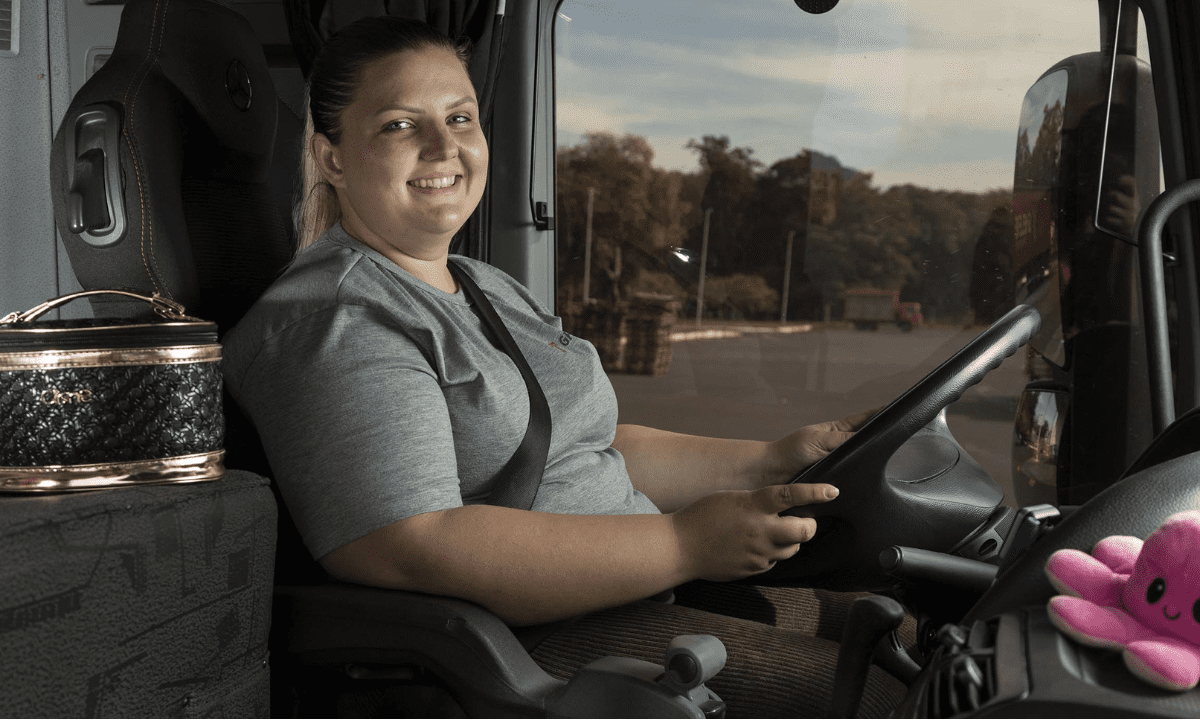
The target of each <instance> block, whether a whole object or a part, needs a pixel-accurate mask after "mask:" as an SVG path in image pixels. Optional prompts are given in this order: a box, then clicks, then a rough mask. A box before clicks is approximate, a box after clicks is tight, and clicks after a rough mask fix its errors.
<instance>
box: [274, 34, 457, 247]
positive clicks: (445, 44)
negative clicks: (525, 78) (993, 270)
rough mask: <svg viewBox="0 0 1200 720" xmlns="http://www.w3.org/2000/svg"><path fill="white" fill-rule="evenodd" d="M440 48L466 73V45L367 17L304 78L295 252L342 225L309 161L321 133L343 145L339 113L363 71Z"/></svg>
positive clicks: (334, 40) (337, 37)
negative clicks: (305, 107) (304, 115)
mask: <svg viewBox="0 0 1200 720" xmlns="http://www.w3.org/2000/svg"><path fill="white" fill-rule="evenodd" d="M426 48H443V49H445V50H449V51H450V52H452V53H454V54H455V56H457V57H458V59H459V60H460V61H461V62H462V64H463V68H464V69H466V67H467V63H468V60H469V59H470V54H469V49H468V45H467V44H466V43H465V42H464V43H460V42H455V41H454V40H452V39H450V38H448V37H446V36H445V35H443V34H441V33H440V32H438V31H437V30H435V29H433V28H432V27H430V26H429V25H427V24H425V23H423V22H421V21H419V20H410V19H408V18H401V17H393V16H390V15H389V16H383V17H368V18H363V19H361V20H358V21H356V22H353V23H351V24H349V25H347V26H346V27H344V28H342V29H341V30H339V31H337V33H336V34H334V36H333V37H331V38H329V41H328V42H326V43H325V45H324V46H322V48H321V51H320V52H319V53H317V57H316V58H315V59H314V60H313V64H312V70H311V72H310V73H309V77H308V88H307V91H308V110H309V117H308V123H306V125H307V127H306V128H305V133H304V151H303V153H302V157H303V158H304V160H303V166H302V167H301V183H302V185H301V195H300V202H299V203H298V204H297V207H296V217H295V222H296V225H297V228H296V234H297V248H296V250H297V252H299V251H300V250H303V249H304V248H305V247H308V246H309V245H311V244H312V243H313V242H315V241H316V240H317V238H319V237H321V235H323V234H324V233H325V231H326V230H328V229H329V228H331V227H333V224H334V223H335V222H337V221H338V220H340V219H341V215H342V210H341V206H340V205H339V204H338V199H337V193H336V192H335V191H334V189H333V186H331V185H330V184H329V183H328V182H326V181H325V179H324V178H322V177H321V173H320V172H319V171H318V170H317V167H316V161H315V160H314V159H313V158H312V156H311V147H312V144H311V143H312V136H313V134H314V133H321V134H322V135H324V136H325V137H327V138H329V142H331V143H333V144H334V145H337V144H338V143H340V142H341V139H342V124H341V120H342V113H343V112H344V111H345V110H346V106H347V105H349V104H350V103H352V102H353V101H354V95H355V93H356V92H357V91H358V88H359V85H360V84H361V81H362V71H363V68H364V67H365V66H366V65H368V64H369V63H372V62H374V61H376V60H380V59H383V58H385V57H388V56H389V55H394V54H396V53H398V52H404V51H406V50H424V49H426Z"/></svg>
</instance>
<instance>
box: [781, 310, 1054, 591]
mask: <svg viewBox="0 0 1200 720" xmlns="http://www.w3.org/2000/svg"><path fill="white" fill-rule="evenodd" d="M1040 325H1041V316H1040V315H1039V314H1038V311H1037V310H1036V309H1035V308H1034V307H1033V306H1030V305H1018V306H1017V307H1015V308H1013V309H1012V310H1010V311H1009V312H1008V313H1006V314H1005V315H1004V316H1003V317H1001V318H1000V319H999V320H997V321H996V322H995V323H993V324H992V326H991V327H989V328H988V329H987V330H985V331H983V332H982V333H980V334H979V335H978V336H977V337H976V338H975V339H973V340H972V341H971V342H969V343H967V345H966V346H964V347H963V348H962V349H961V350H959V351H958V352H956V353H955V354H954V355H953V356H951V357H950V358H949V359H948V360H946V361H945V362H943V363H942V364H941V365H939V366H938V367H937V368H935V369H934V370H933V371H932V372H930V373H929V374H928V375H926V376H925V377H924V378H922V379H921V380H920V381H919V382H917V383H916V384H915V385H913V386H912V387H911V388H909V389H908V390H907V391H905V392H904V393H903V394H901V395H900V396H899V397H897V398H896V399H895V400H893V401H892V402H891V403H890V404H888V405H887V406H886V407H885V408H884V409H883V410H881V411H880V412H879V413H877V414H876V415H875V416H874V417H872V418H871V419H870V420H869V421H868V422H867V423H865V424H864V425H863V426H862V428H860V429H859V430H858V432H856V433H855V434H854V436H853V437H851V438H850V439H849V440H847V441H846V442H845V443H844V444H842V445H841V446H840V447H838V448H836V449H835V450H834V451H833V452H831V453H830V454H829V455H827V456H826V457H824V458H822V459H821V460H819V461H818V462H816V463H814V464H813V465H811V466H809V467H808V468H806V469H805V470H804V471H802V472H801V473H799V474H798V475H797V476H796V477H795V478H793V479H792V481H791V482H826V483H830V484H833V485H835V486H837V487H838V488H839V489H841V491H842V492H841V494H840V495H839V496H838V498H837V499H835V500H832V501H830V502H828V503H821V504H817V505H806V506H801V507H796V508H792V509H791V510H789V511H787V512H786V514H789V515H798V516H802V517H814V518H817V519H818V532H817V536H816V537H814V538H813V539H812V540H810V541H809V542H807V543H805V544H803V545H802V546H801V549H800V552H798V553H797V555H796V558H794V559H793V560H792V561H789V563H788V565H789V567H788V572H787V573H786V575H787V577H788V578H790V579H791V581H793V582H795V581H799V582H802V583H803V584H812V585H818V586H822V587H827V588H830V589H845V590H878V589H883V588H886V587H888V586H890V585H892V584H894V582H895V581H894V579H892V578H890V577H888V576H887V575H885V574H884V573H883V572H882V570H881V569H880V567H879V561H878V558H879V553H880V552H881V551H882V550H884V549H886V548H887V547H890V546H891V545H907V546H910V547H919V548H925V549H930V550H939V551H947V550H950V549H951V547H953V546H954V545H956V544H957V543H959V542H961V541H962V540H964V539H965V538H966V537H967V536H968V535H969V534H970V533H971V532H972V531H974V530H975V529H976V528H978V527H979V526H980V525H981V524H982V523H983V522H984V521H985V520H986V519H987V517H988V516H989V515H990V514H991V512H992V510H994V509H995V507H996V506H997V505H998V504H999V502H1000V500H1001V499H1002V498H1003V492H1002V491H1001V490H1000V488H999V486H997V485H996V483H995V481H993V480H992V479H991V478H990V477H988V476H987V475H986V473H983V472H982V471H980V472H979V473H977V474H976V475H974V476H973V479H972V480H969V482H972V483H973V485H974V486H973V487H972V488H968V489H963V488H957V487H955V483H956V482H963V479H962V478H956V477H947V476H945V475H942V476H940V477H939V476H935V477H930V478H922V479H921V480H919V481H917V482H903V481H896V480H892V479H889V478H888V477H887V473H886V469H887V465H888V461H889V460H890V459H891V458H892V456H893V455H894V454H895V453H896V451H897V450H899V449H900V447H901V446H902V445H904V444H905V443H906V442H908V441H909V440H910V439H911V438H912V437H913V436H914V435H915V434H916V433H917V432H918V431H920V430H921V429H922V428H925V427H926V426H927V425H930V423H932V422H933V421H934V419H935V418H937V417H938V414H939V413H940V412H941V410H942V408H944V407H946V406H947V405H949V404H951V403H953V402H954V401H955V400H958V399H959V398H961V397H962V395H963V393H964V392H966V391H967V390H968V389H969V388H971V387H972V386H974V385H976V384H977V383H978V382H979V381H980V380H982V379H983V377H984V376H985V375H987V374H988V373H989V372H991V371H992V370H994V369H995V368H997V367H999V365H1000V364H1001V363H1002V362H1004V360H1005V359H1007V358H1008V357H1011V356H1012V355H1013V354H1014V353H1015V352H1016V351H1017V350H1018V349H1019V348H1020V347H1021V346H1022V345H1024V344H1025V343H1027V342H1029V340H1030V339H1031V338H1032V337H1033V335H1034V334H1035V333H1036V332H1037V330H1038V328H1039V327H1040ZM950 442H952V440H951V441H950ZM954 446H955V447H956V448H957V444H954ZM971 465H972V466H975V463H974V461H971ZM975 467H977V466H975ZM966 490H970V492H967V491H966ZM782 574H784V573H781V575H782Z"/></svg>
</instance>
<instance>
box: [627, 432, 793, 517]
mask: <svg viewBox="0 0 1200 720" xmlns="http://www.w3.org/2000/svg"><path fill="white" fill-rule="evenodd" d="M613 447H614V448H616V449H617V450H618V451H620V453H621V454H622V455H623V456H624V457H625V467H626V469H627V470H628V471H629V478H630V480H632V481H633V486H634V487H635V488H637V489H638V490H639V491H640V492H641V493H643V494H644V495H646V497H648V498H650V500H651V502H653V503H654V504H655V505H657V506H658V508H659V509H660V510H662V511H663V512H674V511H675V510H678V509H679V508H681V507H684V506H686V505H688V504H690V503H692V502H694V501H696V500H698V499H700V498H701V497H704V496H705V495H708V494H709V493H713V492H718V491H720V490H756V489H758V488H762V487H766V486H768V485H775V484H779V483H784V482H787V481H788V480H789V479H790V473H789V472H788V471H787V468H785V467H783V465H784V463H782V462H781V461H780V459H779V457H778V453H777V450H776V448H775V447H774V445H773V444H772V443H769V442H765V441H760V440H731V439H727V438H710V437H700V436H697V435H684V434H681V433H674V432H668V431H666V430H657V429H655V428H649V427H643V426H641V425H618V426H617V434H616V438H615V439H614V440H613Z"/></svg>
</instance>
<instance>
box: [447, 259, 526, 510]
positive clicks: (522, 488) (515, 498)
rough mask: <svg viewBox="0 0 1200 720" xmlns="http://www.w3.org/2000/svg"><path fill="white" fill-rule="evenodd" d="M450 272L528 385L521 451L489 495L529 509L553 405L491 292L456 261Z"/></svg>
mask: <svg viewBox="0 0 1200 720" xmlns="http://www.w3.org/2000/svg"><path fill="white" fill-rule="evenodd" d="M446 264H447V266H448V267H449V268H450V274H452V275H453V276H454V278H455V279H456V280H458V284H459V285H461V286H462V289H463V292H464V293H466V296H467V300H469V301H471V303H472V304H473V305H475V307H476V308H478V310H479V315H480V317H482V318H483V323H484V324H485V325H487V326H488V328H489V329H490V330H491V331H492V334H493V335H495V336H496V339H497V340H499V341H500V345H501V347H502V348H503V349H504V352H506V353H508V356H509V357H510V358H512V361H513V362H514V363H515V364H516V366H517V369H518V370H520V371H521V377H522V378H524V380H525V388H526V389H527V390H528V391H529V425H528V426H527V427H526V428H525V437H524V438H523V439H522V440H521V444H520V445H519V446H518V447H517V451H516V452H515V453H513V456H512V457H511V458H509V459H508V462H507V463H505V465H504V468H503V469H502V470H500V475H499V476H498V477H497V479H496V485H495V486H494V487H493V488H492V492H491V494H490V495H488V504H489V505H500V506H502V507H510V508H516V509H518V510H529V509H530V508H532V507H533V499H534V497H536V496H537V491H538V487H539V486H540V485H541V484H542V473H543V472H544V471H545V469H546V457H547V455H549V453H550V405H549V403H547V402H546V395H545V394H544V393H543V392H542V386H541V385H539V384H538V381H537V376H536V375H534V374H533V369H532V368H530V367H529V363H528V362H526V361H525V355H524V354H522V353H521V348H519V347H518V346H517V341H516V340H513V336H512V335H511V334H510V333H509V332H508V328H507V327H505V326H504V321H503V320H501V319H500V315H498V314H497V313H496V308H494V307H492V303H491V302H489V301H488V299H487V295H485V294H484V292H483V290H481V289H480V288H479V285H477V284H476V283H475V281H474V280H472V279H471V276H470V275H469V274H467V272H466V271H465V270H463V269H462V268H460V267H459V266H458V265H456V264H455V263H454V262H453V261H450V262H447V263H446Z"/></svg>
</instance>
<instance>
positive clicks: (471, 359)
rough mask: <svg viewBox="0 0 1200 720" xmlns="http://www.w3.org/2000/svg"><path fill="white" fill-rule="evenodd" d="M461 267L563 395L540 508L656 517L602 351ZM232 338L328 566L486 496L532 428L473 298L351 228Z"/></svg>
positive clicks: (281, 476) (529, 300)
mask: <svg viewBox="0 0 1200 720" xmlns="http://www.w3.org/2000/svg"><path fill="white" fill-rule="evenodd" d="M450 262H453V263H456V264H457V265H458V266H459V267H461V268H462V269H463V270H465V271H466V272H467V273H469V274H470V276H471V277H472V278H473V279H474V280H475V281H476V282H477V283H478V284H479V286H480V288H482V289H483V291H484V292H485V293H486V294H487V296H488V299H489V300H490V301H491V303H492V305H493V306H495V308H496V312H497V313H498V314H499V315H500V317H501V318H502V319H503V320H504V324H505V326H506V327H507V328H508V330H509V332H510V333H511V334H512V336H513V338H514V339H515V340H516V342H517V344H518V345H519V346H520V348H521V352H522V353H523V354H524V355H525V358H526V360H527V362H528V363H529V365H530V367H531V368H532V369H533V371H534V373H535V374H536V375H537V378H538V382H539V383H540V384H541V386H542V390H543V392H544V393H545V395H546V399H547V401H548V402H549V405H550V412H551V418H552V422H553V431H552V434H551V439H550V452H549V456H548V458H547V460H546V470H545V473H544V475H543V478H542V485H541V487H540V489H539V490H538V494H537V499H536V501H535V503H534V506H533V509H534V510H538V511H543V512H554V513H571V514H590V515H602V514H613V515H615V514H627V513H655V512H658V510H657V509H656V508H655V506H654V504H653V503H651V502H650V500H649V499H648V498H647V497H646V496H644V495H642V494H641V493H639V492H637V491H636V490H634V489H633V486H632V485H631V484H630V481H629V474H628V473H627V472H626V469H625V461H624V459H623V458H622V457H621V454H620V453H619V452H617V451H616V450H614V449H613V448H612V447H611V445H612V440H613V435H614V432H615V430H616V422H617V404H616V396H615V395H614V393H613V390H612V385H611V383H609V381H608V378H607V377H606V376H605V375H604V372H603V371H602V369H601V367H600V361H599V358H598V356H597V354H596V350H595V348H594V347H593V346H592V345H591V344H590V343H588V342H587V341H585V340H583V339H581V338H577V337H573V336H571V335H568V334H566V333H564V332H563V330H562V322H561V321H560V320H559V318H557V317H555V316H554V315H552V314H551V313H549V312H548V311H546V310H545V309H544V308H543V307H542V306H541V305H540V304H539V303H538V301H537V300H536V299H535V298H534V297H533V296H532V295H531V294H530V293H529V292H528V291H527V290H526V289H525V288H524V287H523V286H522V285H521V284H520V283H518V282H516V281H515V280H513V279H512V278H510V277H509V276H508V275H505V274H504V273H503V272H501V271H500V270H497V269H496V268H493V267H491V266H489V265H487V264H485V263H481V262H477V261H474V260H470V259H468V258H464V257H459V256H451V258H450ZM224 344H225V359H224V362H223V365H222V367H223V369H224V372H225V381H226V384H227V385H228V387H229V390H230V392H231V393H232V394H233V397H234V398H235V399H236V400H237V402H238V404H239V405H241V407H242V408H243V409H244V410H245V411H246V413H247V414H248V415H249V416H250V418H251V419H252V420H253V422H254V424H255V426H256V427H257V429H258V432H259V435H260V437H261V439H262V442H263V447H264V449H265V450H266V453H267V458H268V459H269V460H270V462H271V468H272V471H273V472H274V473H275V480H276V482H277V483H278V484H279V489H280V491H281V492H282V494H283V497H284V500H285V502H286V503H287V507H288V510H289V512H290V513H291V515H292V518H293V520H295V522H296V526H297V527H298V528H299V530H300V533H301V535H302V536H303V537H304V540H305V543H306V544H307V545H308V549H309V550H310V551H311V552H312V555H313V557H316V558H320V557H321V556H323V555H325V554H327V553H329V552H330V551H332V550H335V549H337V548H338V547H341V546H342V545H345V544H346V543H348V542H350V541H352V540H355V539H357V538H359V537H362V536H363V535H366V534H367V533H369V532H371V531H373V530H376V529H378V528H381V527H383V526H385V525H388V524H390V523H393V522H396V521H397V520H402V519H404V518H406V517H409V516H412V515H417V514H420V513H425V512H431V511H435V510H444V509H448V508H453V507H458V506H460V505H463V504H472V503H483V502H486V500H487V497H488V494H489V492H490V491H491V488H492V486H493V485H494V483H495V482H496V480H497V475H498V473H499V471H500V469H501V468H502V467H503V466H504V464H505V463H506V462H507V461H508V459H509V458H510V457H511V456H512V454H513V452H514V451H515V450H516V448H517V446H518V445H519V444H520V442H521V439H522V438H523V437H524V435H525V430H526V427H527V425H528V422H529V394H528V390H527V389H526V387H525V382H524V380H522V378H521V374H520V372H519V371H518V370H517V367H516V365H515V364H514V363H513V361H512V360H511V359H510V358H509V356H508V355H507V354H505V352H504V351H503V350H502V349H500V348H499V347H497V346H496V345H494V344H493V343H492V342H491V340H489V335H487V334H486V333H485V331H484V325H483V322H482V320H481V319H480V318H479V316H478V315H476V313H475V311H474V310H473V309H472V308H471V306H470V304H469V303H468V302H467V299H466V297H465V296H464V295H463V293H462V292H461V291H460V292H458V293H454V294H450V293H446V292H443V291H441V290H438V289H437V288H434V287H432V286H430V285H428V284H426V283H424V282H422V281H420V280H418V279H416V278H415V277H413V276H412V275H410V274H409V273H407V272H406V271H404V270H402V269H401V268H400V267H399V266H397V265H396V264H395V263H393V262H391V261H390V260H388V259H387V258H386V257H384V256H383V255H381V254H379V253H378V252H376V251H375V250H372V249H371V248H369V247H367V246H366V245H364V244H362V243H360V242H359V241H357V240H355V239H354V238H352V237H350V236H349V235H348V234H347V233H346V232H345V231H344V230H343V229H342V227H341V225H340V224H338V225H335V226H334V227H333V228H332V229H331V230H330V231H329V232H328V233H326V234H325V235H324V236H323V237H322V238H321V239H320V240H318V241H317V242H316V243H315V244H313V245H312V246H311V247H308V248H306V249H305V250H304V251H303V252H302V253H300V255H299V256H298V257H297V258H296V260H295V262H293V263H292V265H291V266H290V267H289V268H288V270H287V271H286V272H285V273H284V275H283V276H282V277H281V278H280V279H279V280H278V281H276V282H275V284H274V285H272V286H271V288H270V289H269V290H267V292H266V293H265V294H264V295H263V297H262V299H260V300H259V301H258V303H257V304H255V306H254V307H253V308H252V309H251V310H250V312H249V313H247V314H246V317H245V318H244V319H243V320H242V321H241V322H240V323H239V324H238V325H237V327H235V328H234V329H233V330H231V331H230V332H229V333H228V334H227V335H226V336H225V340H224Z"/></svg>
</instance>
